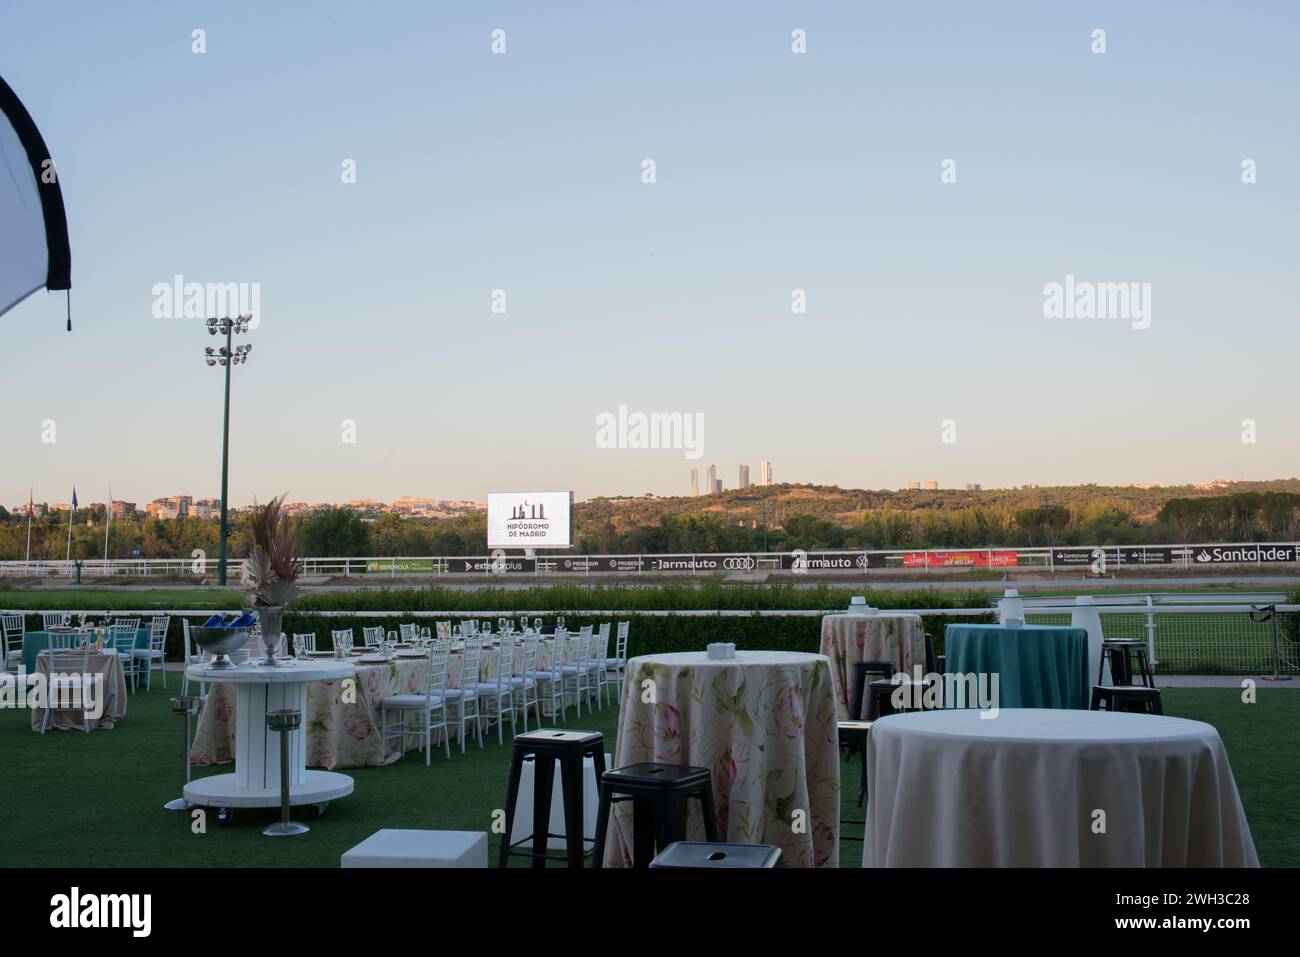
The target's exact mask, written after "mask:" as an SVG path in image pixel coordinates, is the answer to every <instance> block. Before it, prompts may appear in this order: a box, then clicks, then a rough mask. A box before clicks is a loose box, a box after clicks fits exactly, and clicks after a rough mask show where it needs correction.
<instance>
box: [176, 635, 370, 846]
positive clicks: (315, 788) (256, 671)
mask: <svg viewBox="0 0 1300 957" xmlns="http://www.w3.org/2000/svg"><path fill="white" fill-rule="evenodd" d="M356 673H357V669H356V666H355V665H353V664H349V663H347V662H342V661H303V660H293V661H291V662H290V661H286V662H285V663H284V664H281V665H276V666H274V667H270V668H268V667H264V666H262V665H241V666H239V667H238V668H210V667H208V666H207V665H191V666H190V667H188V668H186V669H185V674H186V676H187V677H188V678H189V679H190V680H191V681H199V682H210V683H220V684H231V685H234V686H235V693H236V698H235V708H236V710H235V714H236V716H237V717H236V719H235V721H236V725H235V770H234V773H231V774H213V775H210V776H209V777H205V778H199V779H198V780H196V781H191V782H190V783H189V784H187V785H185V789H184V792H183V793H184V795H185V800H187V801H189V802H190V803H191V804H198V805H201V806H203V807H215V808H220V809H222V815H221V820H222V823H229V822H230V820H231V818H232V817H233V813H232V812H233V811H234V810H235V809H236V808H252V807H279V806H280V740H279V737H280V735H279V733H277V732H274V731H271V730H269V729H268V728H267V726H266V713H267V712H268V711H275V710H279V709H283V708H290V709H293V710H295V711H299V712H302V713H304V715H305V713H306V710H307V685H308V684H309V683H311V682H313V681H336V680H339V679H341V678H350V677H353V676H354V675H355V674H356ZM306 724H307V722H306V721H305V720H304V721H303V722H302V724H301V725H300V726H299V727H298V729H297V730H296V731H290V732H287V733H288V735H289V803H290V804H293V805H300V804H315V805H316V810H317V815H318V816H319V815H320V814H323V813H324V812H325V807H326V806H327V805H328V804H329V802H330V801H333V800H335V799H337V798H341V797H346V796H347V795H349V794H351V793H352V788H353V786H354V782H353V780H352V778H350V777H349V776H348V775H346V774H339V773H338V772H336V771H308V770H307V747H306V738H305V730H304V729H305V727H306Z"/></svg>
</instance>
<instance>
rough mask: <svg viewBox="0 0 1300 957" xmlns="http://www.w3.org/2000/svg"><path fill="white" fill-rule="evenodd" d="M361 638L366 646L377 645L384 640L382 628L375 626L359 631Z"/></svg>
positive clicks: (381, 626)
mask: <svg viewBox="0 0 1300 957" xmlns="http://www.w3.org/2000/svg"><path fill="white" fill-rule="evenodd" d="M361 638H362V640H363V641H364V642H365V643H366V644H367V645H378V644H379V643H380V642H382V641H383V640H384V626H383V625H375V626H373V627H371V628H362V629H361Z"/></svg>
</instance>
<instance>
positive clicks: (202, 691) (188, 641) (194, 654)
mask: <svg viewBox="0 0 1300 957" xmlns="http://www.w3.org/2000/svg"><path fill="white" fill-rule="evenodd" d="M181 643H182V644H183V645H184V647H183V648H182V649H181V650H182V651H183V652H184V653H185V667H186V668H188V667H189V666H190V665H205V664H207V663H208V656H207V655H206V654H204V652H203V650H202V649H201V648H199V646H198V645H197V644H195V643H194V641H193V639H192V638H190V620H189V619H188V618H182V619H181ZM197 684H198V686H199V695H200V696H202V697H206V696H207V693H208V685H207V682H205V681H200V682H197ZM189 693H190V676H189V675H188V674H187V675H185V677H184V678H183V679H182V680H181V694H182V695H188V694H189Z"/></svg>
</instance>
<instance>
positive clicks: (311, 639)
mask: <svg viewBox="0 0 1300 957" xmlns="http://www.w3.org/2000/svg"><path fill="white" fill-rule="evenodd" d="M315 650H316V632H314V631H309V632H305V633H303V634H299V633H298V632H294V634H293V653H294V654H295V655H297V654H298V652H299V651H302V652H304V653H306V652H309V651H315Z"/></svg>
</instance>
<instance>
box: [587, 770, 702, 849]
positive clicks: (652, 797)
mask: <svg viewBox="0 0 1300 957" xmlns="http://www.w3.org/2000/svg"><path fill="white" fill-rule="evenodd" d="M616 794H618V795H622V797H615V796H614V795H616ZM693 797H694V798H699V799H700V810H701V811H702V812H703V814H704V836H705V839H706V840H708V841H709V842H710V843H716V842H717V840H718V821H717V818H716V817H715V815H714V813H713V782H712V780H711V779H710V775H709V769H708V768H693V767H690V766H689V765H685V764H652V763H645V764H629V765H628V766H627V767H625V768H615V769H614V770H613V771H606V772H605V773H604V774H603V775H601V778H600V811H599V812H598V813H597V815H596V850H595V854H594V858H593V860H592V866H594V867H603V866H604V855H605V832H606V831H607V830H608V829H609V808H610V805H611V804H617V803H619V802H620V801H629V800H630V801H631V802H632V866H633V867H648V866H649V865H650V859H651V858H652V857H653V856H654V852H655V848H656V847H657V848H658V849H659V850H660V851H663V850H666V849H667V847H668V845H670V844H673V843H674V842H677V841H680V840H682V839H683V838H684V837H685V836H686V827H685V823H684V820H683V818H684V815H685V811H686V802H687V800H689V799H690V798H693Z"/></svg>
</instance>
